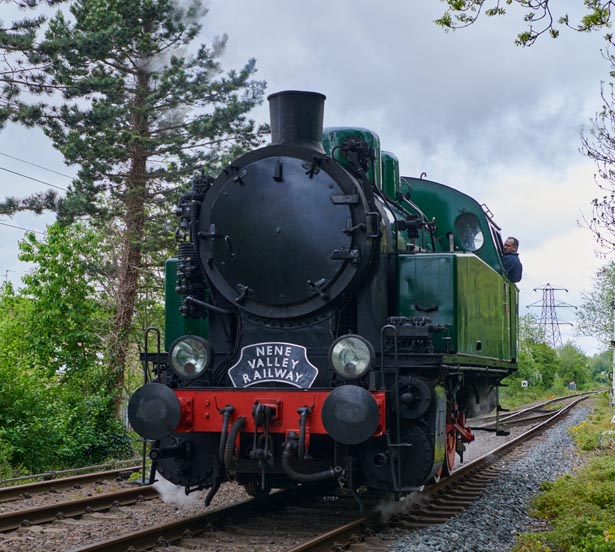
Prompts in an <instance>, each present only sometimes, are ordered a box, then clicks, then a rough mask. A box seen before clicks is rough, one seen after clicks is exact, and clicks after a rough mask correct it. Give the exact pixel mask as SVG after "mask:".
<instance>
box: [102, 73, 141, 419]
mask: <svg viewBox="0 0 615 552" xmlns="http://www.w3.org/2000/svg"><path fill="white" fill-rule="evenodd" d="M148 84H149V83H148V75H147V73H146V72H145V71H139V73H138V75H137V88H136V92H135V98H134V103H133V110H132V128H133V131H134V135H135V143H134V145H133V146H132V151H131V157H130V171H129V175H128V178H127V182H126V191H125V196H124V200H125V208H126V211H125V219H124V223H125V224H124V235H123V240H122V252H121V259H120V274H119V279H118V284H117V296H116V310H115V316H114V317H113V324H112V327H111V336H110V344H109V356H110V359H109V360H110V363H111V364H110V371H109V373H110V376H111V378H110V391H111V392H112V394H113V396H114V397H115V411H116V415H117V416H118V417H119V416H120V414H121V407H122V403H123V391H124V379H125V372H126V360H127V356H128V350H129V347H130V343H131V336H130V334H131V327H132V320H133V317H134V311H135V305H136V302H137V295H138V289H139V277H140V273H141V268H142V267H141V264H142V253H143V241H144V230H145V204H146V195H147V190H146V182H147V179H146V164H147V159H148V156H149V154H150V152H149V151H148V150H147V148H146V147H145V146H144V145H143V140H142V139H143V138H144V137H146V136H147V132H148V121H147V119H146V117H145V116H144V115H143V113H144V111H145V109H143V105H144V103H145V95H146V94H147V92H148Z"/></svg>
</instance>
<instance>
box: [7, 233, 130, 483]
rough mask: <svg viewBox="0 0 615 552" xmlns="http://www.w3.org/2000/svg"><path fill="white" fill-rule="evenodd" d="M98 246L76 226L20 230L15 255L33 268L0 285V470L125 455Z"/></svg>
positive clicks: (93, 236) (45, 467) (64, 465)
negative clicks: (107, 359)
mask: <svg viewBox="0 0 615 552" xmlns="http://www.w3.org/2000/svg"><path fill="white" fill-rule="evenodd" d="M100 243H101V237H100V236H99V235H98V234H96V233H95V232H93V231H92V230H91V229H90V230H88V229H86V228H84V227H83V226H79V225H75V226H73V227H61V226H60V225H58V224H56V225H53V226H50V227H49V228H48V233H47V235H46V237H45V238H44V239H42V240H40V239H38V238H37V237H36V236H34V234H27V235H26V237H25V239H24V240H23V241H22V242H21V244H20V249H21V258H22V259H23V260H26V261H29V262H32V263H35V267H34V269H33V270H32V272H31V273H30V274H29V275H28V276H27V277H26V278H25V279H24V280H25V286H24V287H23V288H22V289H20V290H19V292H16V291H15V290H14V289H13V287H12V286H11V285H10V284H6V285H5V286H3V287H2V289H1V290H0V465H1V466H2V468H0V477H7V476H8V475H10V473H11V472H14V471H25V472H28V473H31V472H35V473H36V472H40V471H42V470H48V469H60V468H67V467H74V466H79V465H86V464H91V463H94V462H100V461H103V460H105V459H107V458H112V457H123V456H126V455H127V454H129V453H130V446H129V443H128V440H127V439H128V437H127V436H126V431H125V429H124V428H123V427H122V426H121V424H120V423H119V422H117V421H116V420H115V418H114V396H113V394H112V393H111V392H110V387H109V385H108V382H107V376H106V374H105V370H104V369H103V363H102V362H101V359H102V355H103V351H104V342H103V339H102V335H103V333H104V331H105V324H104V322H103V321H104V320H105V319H108V317H109V313H108V310H106V309H105V307H104V305H103V304H102V303H101V301H100V300H99V297H100V293H99V291H98V289H97V288H96V286H95V285H94V283H93V282H92V280H91V277H90V269H91V267H92V265H94V264H95V263H96V262H98V261H99V258H100V255H101V252H100Z"/></svg>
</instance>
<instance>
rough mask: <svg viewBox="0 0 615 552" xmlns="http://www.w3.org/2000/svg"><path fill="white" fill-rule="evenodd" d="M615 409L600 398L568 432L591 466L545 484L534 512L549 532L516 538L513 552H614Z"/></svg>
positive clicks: (586, 465) (522, 535)
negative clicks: (586, 416) (582, 419)
mask: <svg viewBox="0 0 615 552" xmlns="http://www.w3.org/2000/svg"><path fill="white" fill-rule="evenodd" d="M614 413H615V409H613V408H612V407H610V406H609V399H608V397H607V396H606V394H605V395H601V396H600V397H599V398H597V399H596V401H595V407H594V408H593V411H592V414H591V415H590V416H589V417H588V419H587V420H584V421H583V422H581V423H580V424H579V425H577V426H573V427H571V428H570V429H569V432H570V434H571V435H572V437H573V439H574V441H575V443H576V445H577V447H578V449H579V451H580V452H581V454H582V455H583V456H584V459H585V460H586V463H584V465H583V467H581V468H579V469H577V470H576V471H575V472H574V473H573V474H571V475H565V476H563V477H560V478H559V479H557V480H556V481H554V482H545V483H543V484H542V489H541V491H542V492H541V494H539V495H538V496H536V497H535V498H534V500H533V501H532V506H531V510H530V513H531V514H532V515H533V516H535V517H538V518H542V519H544V520H546V521H547V522H548V526H549V530H548V531H545V532H541V533H524V534H521V535H519V536H518V537H517V544H516V545H515V547H514V548H513V549H512V552H613V551H615V424H613V423H612V422H611V420H612V418H613V414H614Z"/></svg>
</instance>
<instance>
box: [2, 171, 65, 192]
mask: <svg viewBox="0 0 615 552" xmlns="http://www.w3.org/2000/svg"><path fill="white" fill-rule="evenodd" d="M0 170H3V171H6V172H9V173H11V174H16V175H17V176H21V177H23V178H27V179H28V180H34V182H39V183H41V184H45V186H50V187H51V188H56V189H58V190H63V191H64V192H68V189H67V188H63V187H62V186H56V185H55V184H51V183H49V182H45V181H44V180H39V179H38V178H34V177H32V176H28V175H27V174H23V173H20V172H17V171H12V170H11V169H7V168H5V167H0Z"/></svg>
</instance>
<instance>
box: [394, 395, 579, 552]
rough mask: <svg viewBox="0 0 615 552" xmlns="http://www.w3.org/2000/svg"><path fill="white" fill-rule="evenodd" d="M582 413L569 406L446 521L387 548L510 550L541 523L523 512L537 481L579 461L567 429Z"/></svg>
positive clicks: (398, 550)
mask: <svg viewBox="0 0 615 552" xmlns="http://www.w3.org/2000/svg"><path fill="white" fill-rule="evenodd" d="M588 414H589V409H588V408H586V407H581V408H578V409H575V410H574V411H573V412H571V413H570V414H569V415H568V416H567V417H566V419H565V420H563V421H562V422H559V423H558V424H557V425H555V426H553V427H552V428H551V430H550V431H549V432H548V433H547V434H545V436H544V438H542V439H541V441H540V442H538V443H536V444H535V445H531V446H530V448H529V450H528V452H527V454H526V455H525V456H523V457H522V458H521V459H518V460H515V461H513V462H512V463H511V464H510V465H509V466H508V468H507V469H505V470H504V471H503V472H502V474H501V475H500V477H499V478H497V479H496V480H495V481H493V482H492V483H491V484H490V485H489V486H488V487H487V488H486V491H485V494H484V495H483V497H482V498H481V499H479V500H478V501H477V502H475V503H474V504H473V505H472V506H471V507H470V508H468V509H467V510H465V511H464V512H462V513H461V514H459V515H458V516H456V517H454V518H452V519H450V520H448V521H447V522H446V523H443V524H441V525H437V526H433V527H430V528H428V529H422V530H420V531H417V532H414V533H411V534H409V535H407V536H404V537H401V538H399V540H398V541H397V542H396V543H395V544H394V545H393V547H392V548H391V549H390V552H409V551H412V552H510V549H511V548H512V546H513V545H514V542H515V536H516V535H517V534H519V533H524V532H530V531H532V530H535V528H536V527H540V526H541V525H542V524H541V523H540V522H537V520H536V519H534V518H532V517H530V516H529V515H528V513H527V512H528V508H529V503H530V500H531V499H532V497H533V496H535V495H536V494H537V493H538V492H539V491H540V489H539V487H540V484H541V482H543V481H553V480H555V479H556V478H557V477H559V476H561V475H563V474H565V473H570V472H572V471H573V469H574V468H575V467H578V466H579V465H581V464H582V461H581V459H580V457H579V456H578V454H577V453H576V447H575V445H574V443H573V441H572V439H571V437H570V435H569V434H568V432H567V428H568V427H570V426H573V425H578V424H579V423H581V421H583V420H584V419H586V418H587V416H588Z"/></svg>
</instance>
